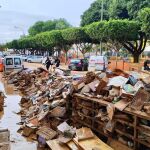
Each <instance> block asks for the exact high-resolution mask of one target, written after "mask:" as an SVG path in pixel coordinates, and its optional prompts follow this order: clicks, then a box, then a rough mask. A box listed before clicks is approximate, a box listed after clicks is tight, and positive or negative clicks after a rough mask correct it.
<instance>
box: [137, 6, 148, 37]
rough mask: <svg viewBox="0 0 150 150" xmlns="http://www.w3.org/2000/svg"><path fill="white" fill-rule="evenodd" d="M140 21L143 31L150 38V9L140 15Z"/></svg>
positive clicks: (145, 9)
mask: <svg viewBox="0 0 150 150" xmlns="http://www.w3.org/2000/svg"><path fill="white" fill-rule="evenodd" d="M138 20H139V22H140V23H141V24H142V31H143V32H145V33H146V34H147V36H150V8H144V9H142V10H141V11H140V12H139V14H138Z"/></svg>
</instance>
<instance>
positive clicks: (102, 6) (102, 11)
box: [100, 0, 104, 55]
mask: <svg viewBox="0 0 150 150" xmlns="http://www.w3.org/2000/svg"><path fill="white" fill-rule="evenodd" d="M103 14H104V0H102V4H101V21H103ZM100 55H102V38H101V40H100Z"/></svg>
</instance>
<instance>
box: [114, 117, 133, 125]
mask: <svg viewBox="0 0 150 150" xmlns="http://www.w3.org/2000/svg"><path fill="white" fill-rule="evenodd" d="M115 121H116V122H119V123H121V124H125V125H128V126H131V127H134V124H133V123H130V122H127V121H124V120H119V119H115Z"/></svg>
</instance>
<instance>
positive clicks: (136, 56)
mask: <svg viewBox="0 0 150 150" xmlns="http://www.w3.org/2000/svg"><path fill="white" fill-rule="evenodd" d="M139 56H140V55H139V54H133V58H134V63H138V62H139Z"/></svg>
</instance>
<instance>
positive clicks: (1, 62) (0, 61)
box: [0, 58, 4, 72]
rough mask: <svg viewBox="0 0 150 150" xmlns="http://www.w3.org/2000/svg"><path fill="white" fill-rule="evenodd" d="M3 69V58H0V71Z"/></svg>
mask: <svg viewBox="0 0 150 150" xmlns="http://www.w3.org/2000/svg"><path fill="white" fill-rule="evenodd" d="M3 69H4V64H3V58H0V72H2V71H3Z"/></svg>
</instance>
